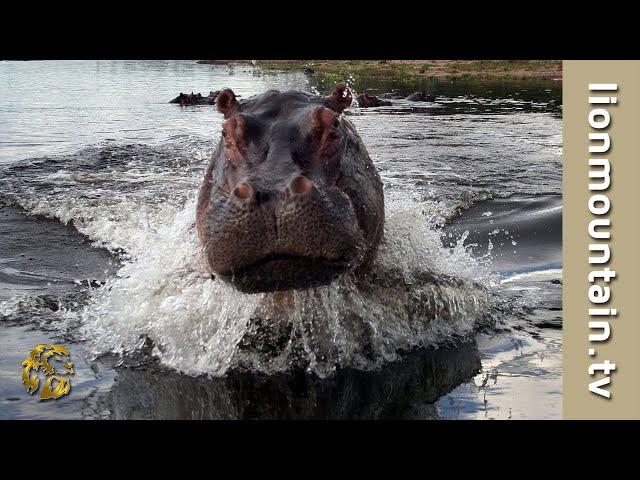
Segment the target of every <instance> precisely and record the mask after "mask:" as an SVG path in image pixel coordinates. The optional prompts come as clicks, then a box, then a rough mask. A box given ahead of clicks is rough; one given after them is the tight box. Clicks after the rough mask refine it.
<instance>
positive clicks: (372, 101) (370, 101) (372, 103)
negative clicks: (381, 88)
mask: <svg viewBox="0 0 640 480" xmlns="http://www.w3.org/2000/svg"><path fill="white" fill-rule="evenodd" d="M356 102H357V103H358V106H359V107H360V108H369V107H389V106H391V102H390V101H389V100H382V99H381V98H378V97H374V96H373V95H367V94H366V93H363V94H361V95H358V96H357V97H356Z"/></svg>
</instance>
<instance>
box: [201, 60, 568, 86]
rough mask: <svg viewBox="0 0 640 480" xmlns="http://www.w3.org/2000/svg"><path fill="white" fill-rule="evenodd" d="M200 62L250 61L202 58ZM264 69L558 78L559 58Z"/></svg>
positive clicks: (338, 75)
mask: <svg viewBox="0 0 640 480" xmlns="http://www.w3.org/2000/svg"><path fill="white" fill-rule="evenodd" d="M200 63H227V64H229V63H232V64H233V63H238V64H243V63H250V62H248V61H243V60H234V61H220V60H202V61H201V62H200ZM251 63H254V64H255V65H256V66H258V67H259V68H260V69H262V70H263V71H264V72H265V73H269V72H276V71H302V70H305V69H312V70H313V72H314V73H316V74H319V75H322V76H323V77H324V78H325V80H327V81H330V80H333V79H335V80H339V79H344V78H346V77H352V78H358V77H385V78H389V79H398V80H399V79H403V80H407V79H409V78H413V79H429V78H432V79H556V78H561V77H562V61H560V60H256V61H254V62H251Z"/></svg>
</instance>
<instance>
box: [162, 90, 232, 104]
mask: <svg viewBox="0 0 640 480" xmlns="http://www.w3.org/2000/svg"><path fill="white" fill-rule="evenodd" d="M219 93H220V91H219V90H216V91H215V92H209V95H208V96H206V97H203V96H202V94H201V93H195V94H194V93H193V92H191V93H182V92H180V95H178V96H177V97H176V98H174V99H173V100H171V101H170V102H169V103H179V104H180V106H181V107H184V106H185V105H215V103H216V98H217V97H218V94H219Z"/></svg>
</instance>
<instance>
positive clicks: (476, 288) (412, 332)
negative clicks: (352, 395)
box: [70, 201, 493, 376]
mask: <svg viewBox="0 0 640 480" xmlns="http://www.w3.org/2000/svg"><path fill="white" fill-rule="evenodd" d="M194 216H195V203H194V202H193V201H191V202H188V204H187V205H186V206H185V208H184V209H183V210H182V211H181V212H179V213H178V214H177V215H176V216H175V219H174V221H173V222H170V223H168V224H167V225H166V226H164V227H161V228H159V229H158V231H157V232H156V234H155V238H153V239H150V240H147V239H145V242H147V243H146V245H147V246H146V248H145V249H144V250H143V249H140V248H139V249H138V252H139V253H138V255H136V257H135V258H134V259H132V260H131V261H129V262H127V263H126V264H125V265H124V266H123V267H122V269H121V270H120V271H119V272H118V274H117V276H116V277H114V278H112V279H111V280H109V281H108V283H107V285H105V286H104V287H103V288H100V289H98V290H96V291H94V293H93V296H92V298H91V300H90V302H89V304H88V305H87V306H86V307H85V308H84V309H83V310H82V311H80V312H76V313H70V315H79V317H80V320H81V328H80V335H81V336H82V337H83V338H84V339H85V340H86V341H87V342H88V343H89V344H90V345H92V347H93V351H94V353H95V354H100V353H105V352H116V353H121V354H125V353H128V352H132V351H135V350H137V349H139V348H141V347H142V346H143V344H144V342H145V340H146V339H147V338H148V339H151V340H152V342H153V345H154V348H153V355H155V356H157V357H158V358H159V359H160V361H161V362H162V363H164V364H166V365H168V366H171V367H173V368H175V369H177V370H179V371H182V372H185V373H190V374H201V373H207V374H210V375H223V374H225V373H226V372H227V371H229V369H233V368H235V369H246V370H251V371H259V372H263V373H268V374H271V373H276V372H281V371H286V370H289V369H291V368H305V369H307V370H308V371H311V372H314V373H316V374H318V375H320V376H327V375H330V374H331V372H332V371H333V370H334V369H335V368H337V367H340V366H346V365H349V366H353V367H356V368H363V369H369V368H375V367H376V366H378V365H380V364H382V363H384V362H387V361H391V360H395V359H397V358H398V355H399V354H400V353H401V352H402V351H406V350H410V349H412V348H416V347H420V346H434V345H438V344H441V343H443V342H447V341H451V340H453V339H455V338H457V337H460V336H465V335H468V334H470V333H471V332H472V331H473V328H474V324H475V322H476V321H477V320H478V319H479V318H480V317H481V316H482V315H484V314H485V313H486V312H487V311H489V310H490V308H489V306H490V303H491V301H492V296H491V294H490V291H489V289H487V288H485V287H483V286H481V284H483V283H484V284H485V285H486V284H489V283H491V282H492V281H493V280H492V279H491V277H490V275H489V274H488V269H485V268H484V267H482V265H480V264H479V263H478V262H477V261H475V260H474V259H473V258H472V257H471V256H470V255H469V253H468V252H467V251H466V249H464V248H463V247H462V243H460V244H459V245H458V246H456V247H455V248H453V249H444V248H443V247H442V243H441V241H440V237H439V233H438V232H437V231H436V230H434V229H432V228H431V227H429V225H428V223H427V222H426V221H425V217H424V215H423V213H421V212H420V210H419V209H416V206H415V203H413V202H411V201H407V202H405V203H403V202H401V201H393V202H390V204H388V205H387V221H386V225H387V226H386V231H385V240H384V242H383V244H382V245H381V248H380V253H379V258H378V260H377V264H376V266H375V269H374V275H373V276H374V278H375V281H372V282H369V283H366V282H365V283H364V284H363V282H360V281H358V279H355V278H353V277H351V276H345V277H343V278H341V279H340V280H338V281H336V282H334V283H333V284H331V285H329V286H325V287H320V288H314V289H308V290H302V291H293V292H281V293H273V294H253V295H248V294H242V293H240V292H238V291H236V290H235V289H234V288H233V287H232V286H230V285H228V284H226V283H225V282H223V281H221V280H212V279H211V278H210V276H209V275H208V274H207V273H206V270H205V268H204V265H203V262H202V258H201V256H200V255H199V254H198V253H197V252H199V247H198V242H197V236H196V231H195V225H194V220H193V219H194Z"/></svg>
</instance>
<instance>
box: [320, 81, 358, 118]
mask: <svg viewBox="0 0 640 480" xmlns="http://www.w3.org/2000/svg"><path fill="white" fill-rule="evenodd" d="M351 100H352V97H351V91H350V90H349V87H347V85H346V84H345V83H339V84H338V85H336V88H334V89H333V93H332V94H331V96H329V98H327V100H326V101H325V104H326V106H327V107H329V108H330V109H331V110H333V111H334V112H337V113H342V111H343V110H344V109H345V108H348V107H349V106H351Z"/></svg>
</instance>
